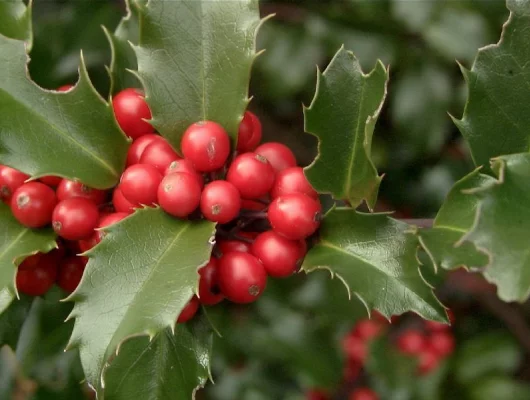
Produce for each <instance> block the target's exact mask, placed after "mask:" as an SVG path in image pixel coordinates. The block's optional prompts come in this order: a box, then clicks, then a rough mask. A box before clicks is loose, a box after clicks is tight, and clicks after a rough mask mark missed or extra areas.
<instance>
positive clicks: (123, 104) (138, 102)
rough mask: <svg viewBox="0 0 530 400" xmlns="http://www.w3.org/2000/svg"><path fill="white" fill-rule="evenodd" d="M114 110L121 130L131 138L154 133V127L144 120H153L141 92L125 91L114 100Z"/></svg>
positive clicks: (134, 90)
mask: <svg viewBox="0 0 530 400" xmlns="http://www.w3.org/2000/svg"><path fill="white" fill-rule="evenodd" d="M112 108H113V109H114V115H115V116H116V121H117V122H118V125H119V126H120V128H121V130H122V131H123V132H124V133H125V134H126V135H127V136H129V137H131V138H133V139H136V138H138V137H140V136H142V135H146V134H148V133H153V132H154V130H153V127H152V126H151V125H150V124H149V122H146V121H144V120H150V119H151V110H150V109H149V106H148V105H147V103H146V101H145V99H144V96H143V94H142V92H141V91H139V90H136V89H131V88H130V89H125V90H122V91H121V92H120V93H118V94H117V95H116V96H114V98H113V99H112Z"/></svg>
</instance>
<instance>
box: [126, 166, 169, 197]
mask: <svg viewBox="0 0 530 400" xmlns="http://www.w3.org/2000/svg"><path fill="white" fill-rule="evenodd" d="M162 178H163V176H162V174H161V173H160V171H159V170H158V169H156V168H155V167H153V166H152V165H149V164H135V165H131V166H130V167H129V168H127V169H126V170H125V172H124V173H123V174H122V176H121V180H120V190H121V192H122V194H123V196H124V197H125V199H126V200H127V201H128V202H129V203H131V204H134V206H135V207H137V206H141V205H145V206H150V205H152V204H156V200H157V190H158V186H159V185H160V182H162Z"/></svg>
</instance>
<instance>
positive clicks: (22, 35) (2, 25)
mask: <svg viewBox="0 0 530 400" xmlns="http://www.w3.org/2000/svg"><path fill="white" fill-rule="evenodd" d="M0 35H4V36H7V37H9V38H12V39H17V40H23V41H25V42H26V44H27V46H28V49H31V45H32V42H33V31H32V27H31V6H29V7H28V6H26V5H25V4H24V1H23V0H3V1H0Z"/></svg>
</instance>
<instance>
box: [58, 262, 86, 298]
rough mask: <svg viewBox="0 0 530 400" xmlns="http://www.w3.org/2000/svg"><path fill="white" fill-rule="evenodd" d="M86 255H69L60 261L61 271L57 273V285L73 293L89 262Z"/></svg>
mask: <svg viewBox="0 0 530 400" xmlns="http://www.w3.org/2000/svg"><path fill="white" fill-rule="evenodd" d="M87 261H88V260H87V259H86V257H78V256H74V257H68V258H65V259H64V260H62V261H61V262H60V263H59V273H58V275H57V285H59V287H60V288H61V289H63V290H64V291H66V292H68V293H72V292H73V291H74V290H75V289H76V288H77V286H78V285H79V282H81V278H82V276H83V271H84V270H85V265H86V263H87Z"/></svg>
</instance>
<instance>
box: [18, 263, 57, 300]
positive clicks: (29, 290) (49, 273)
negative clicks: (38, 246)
mask: <svg viewBox="0 0 530 400" xmlns="http://www.w3.org/2000/svg"><path fill="white" fill-rule="evenodd" d="M25 261H26V260H24V262H22V264H20V265H19V266H18V269H17V275H16V286H17V290H18V291H19V292H20V293H24V294H27V295H30V296H42V295H43V294H44V293H46V292H47V291H48V290H49V289H50V288H51V287H52V286H53V284H54V283H55V279H56V277H57V260H56V259H55V257H54V256H53V255H51V254H50V253H47V254H40V255H39V257H38V259H37V261H36V262H35V260H30V261H29V262H28V263H26V262H25Z"/></svg>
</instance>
